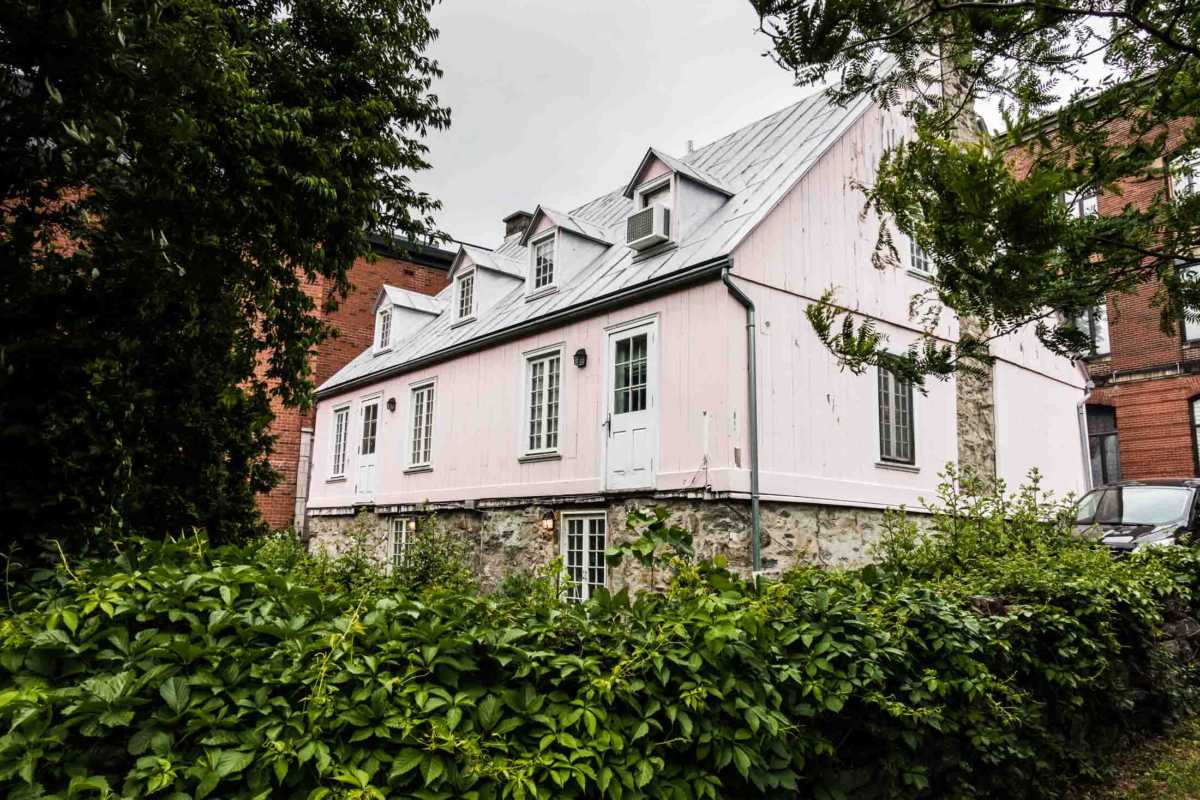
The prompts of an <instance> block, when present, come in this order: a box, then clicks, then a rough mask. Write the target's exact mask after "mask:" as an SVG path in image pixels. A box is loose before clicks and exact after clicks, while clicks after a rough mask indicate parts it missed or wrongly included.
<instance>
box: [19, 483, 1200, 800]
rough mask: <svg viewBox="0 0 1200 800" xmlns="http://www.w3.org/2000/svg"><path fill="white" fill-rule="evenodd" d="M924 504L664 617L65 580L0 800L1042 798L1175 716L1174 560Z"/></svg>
mask: <svg viewBox="0 0 1200 800" xmlns="http://www.w3.org/2000/svg"><path fill="white" fill-rule="evenodd" d="M964 486H965V488H966V490H967V491H966V492H964V490H963V487H964ZM944 493H945V497H944V498H943V503H942V507H941V508H940V511H939V514H938V516H937V517H935V524H936V530H935V533H934V535H932V536H930V537H928V538H926V539H923V540H920V541H918V540H916V539H915V538H914V536H915V533H914V525H913V523H912V522H911V521H910V520H908V519H906V518H904V517H903V516H896V517H894V518H893V519H892V520H890V522H889V525H888V533H887V536H886V537H885V541H884V544H883V546H882V548H881V552H880V556H881V562H880V563H879V564H878V565H876V566H872V567H867V568H864V569H859V570H846V571H825V570H818V569H798V570H796V571H794V572H792V573H790V574H789V575H787V576H786V577H785V578H784V579H782V580H780V581H778V582H774V583H769V584H766V585H764V586H762V587H760V588H759V589H758V590H755V589H754V588H753V587H751V586H749V585H748V584H746V583H744V582H742V581H741V580H740V579H738V578H737V577H736V576H734V575H732V574H730V573H729V572H727V571H726V570H725V569H723V568H722V567H721V566H720V565H719V564H709V563H703V562H701V563H694V562H691V561H689V560H687V559H686V558H677V559H675V560H674V562H673V568H674V570H675V574H674V577H673V579H672V580H671V583H670V585H669V587H668V589H667V591H665V592H663V593H660V594H650V593H647V594H642V595H639V596H636V597H629V596H627V595H626V594H625V593H623V592H622V593H618V594H613V595H609V594H607V593H604V592H601V593H599V596H598V597H595V598H593V599H592V600H591V601H589V602H588V603H586V604H581V605H575V604H570V603H566V602H564V601H563V600H562V599H561V592H560V591H557V590H555V589H554V588H553V585H552V583H553V582H554V580H555V577H554V576H547V577H543V578H542V579H537V578H526V579H524V581H525V582H524V583H523V584H522V585H523V586H524V587H525V589H524V590H523V592H521V593H515V592H512V591H511V587H510V591H508V592H504V593H497V594H494V595H481V594H479V593H477V592H473V591H469V590H463V589H462V588H458V587H440V586H437V585H426V586H424V587H419V588H409V589H398V588H396V587H395V586H392V587H388V588H387V589H385V590H379V591H368V592H361V591H360V592H352V591H348V590H332V589H331V588H330V585H327V584H326V585H320V586H318V585H314V584H313V583H312V582H307V581H306V580H304V579H302V578H301V577H299V575H300V573H299V572H298V571H297V570H295V569H294V568H293V567H294V564H293V565H288V564H279V563H268V560H266V559H263V558H260V557H259V556H258V554H257V553H255V552H253V551H250V550H235V549H230V548H222V549H216V550H209V549H207V547H206V545H205V543H204V541H203V540H201V539H195V540H189V541H183V542H175V543H166V544H163V543H150V542H141V543H138V544H137V545H136V546H130V547H128V548H126V549H124V550H123V551H122V552H121V554H120V555H119V556H118V557H117V558H115V559H108V560H103V561H102V560H96V561H88V562H84V563H79V564H70V565H65V564H64V565H63V567H62V568H60V569H59V570H57V571H54V572H45V573H43V574H41V575H40V576H39V577H38V579H37V580H36V581H35V582H34V583H33V584H31V585H30V586H28V587H25V588H22V589H19V590H15V591H14V592H13V593H12V596H11V598H10V609H11V611H10V613H8V614H7V615H6V616H5V617H4V618H3V619H2V620H0V666H2V672H0V723H2V725H3V730H4V731H6V732H5V733H4V735H3V736H2V737H0V787H2V788H3V789H4V790H6V791H7V792H8V793H9V796H10V797H15V798H21V797H50V796H52V797H141V796H147V795H155V796H160V797H195V798H202V797H266V796H270V797H295V798H321V797H356V798H358V797H361V798H368V797H420V798H449V797H467V798H534V797H536V798H549V797H604V798H639V797H656V798H692V797H788V796H803V797H809V796H812V797H819V798H839V797H855V798H873V797H899V798H918V797H931V798H957V797H961V798H967V797H1005V798H1012V797H1046V796H1053V795H1054V794H1055V793H1056V792H1057V790H1058V789H1060V788H1061V787H1062V786H1063V785H1064V783H1065V782H1066V781H1068V780H1072V779H1074V778H1075V777H1077V776H1080V775H1088V774H1091V773H1094V772H1095V771H1096V770H1097V769H1098V768H1100V767H1101V766H1102V765H1103V764H1104V763H1105V757H1106V754H1107V753H1108V752H1110V751H1111V750H1112V748H1113V747H1114V746H1116V745H1117V744H1118V743H1119V742H1120V740H1121V737H1122V736H1123V735H1124V734H1126V733H1128V732H1131V731H1137V730H1139V729H1144V728H1149V727H1153V726H1155V725H1157V724H1159V723H1161V722H1162V721H1163V720H1165V719H1167V718H1169V717H1170V716H1171V715H1172V714H1173V713H1175V712H1176V711H1177V710H1178V709H1180V708H1181V706H1182V705H1183V704H1185V703H1186V702H1187V701H1188V699H1189V698H1190V686H1191V685H1192V683H1193V681H1192V675H1191V672H1190V667H1189V666H1188V665H1187V664H1186V663H1184V662H1183V661H1182V660H1181V659H1180V658H1178V657H1176V656H1170V655H1169V653H1168V650H1167V648H1165V647H1164V644H1163V642H1162V640H1161V631H1162V626H1163V623H1164V621H1165V620H1167V619H1169V618H1170V617H1172V616H1174V615H1178V614H1183V613H1187V614H1190V613H1192V610H1193V609H1194V607H1195V606H1196V605H1197V603H1200V557H1197V555H1196V554H1194V553H1192V552H1190V551H1185V550H1182V549H1181V550H1179V551H1174V552H1170V553H1165V552H1164V553H1151V554H1147V555H1144V556H1139V557H1137V558H1133V559H1129V560H1125V561H1114V560H1113V559H1111V558H1110V557H1109V556H1108V555H1107V554H1105V553H1104V552H1101V551H1099V550H1097V549H1096V548H1095V547H1094V546H1093V545H1090V544H1087V543H1085V542H1082V541H1080V540H1078V539H1076V538H1074V537H1072V536H1071V535H1070V534H1069V533H1068V531H1067V530H1066V529H1065V528H1064V526H1063V525H1062V524H1061V523H1059V522H1055V521H1054V520H1055V518H1056V517H1055V514H1056V512H1057V509H1056V508H1055V507H1053V506H1049V505H1047V504H1046V502H1045V499H1044V498H1042V497H1041V496H1040V495H1039V494H1038V493H1037V491H1036V489H1029V490H1026V491H1024V492H1022V493H1019V494H1018V495H1017V496H1016V497H1015V498H1004V497H1003V496H1002V495H1001V494H999V493H997V492H991V493H982V494H980V493H978V492H975V491H974V488H973V487H971V485H970V483H969V482H966V483H965V484H958V483H953V482H950V483H947V485H946V486H945V487H944ZM1047 520H1050V521H1049V522H1048V521H1047ZM653 524H656V525H658V526H659V530H658V533H657V534H656V535H657V536H658V538H660V539H661V538H664V534H663V531H662V526H663V522H662V520H657V521H655V522H654V523H653ZM677 538H678V539H679V540H680V541H683V539H682V537H677Z"/></svg>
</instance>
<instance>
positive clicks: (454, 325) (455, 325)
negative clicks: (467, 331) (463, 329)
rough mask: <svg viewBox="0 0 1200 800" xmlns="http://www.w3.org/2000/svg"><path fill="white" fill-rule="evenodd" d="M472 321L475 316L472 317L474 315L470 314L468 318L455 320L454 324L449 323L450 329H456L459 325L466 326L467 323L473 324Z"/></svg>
mask: <svg viewBox="0 0 1200 800" xmlns="http://www.w3.org/2000/svg"><path fill="white" fill-rule="evenodd" d="M474 321H475V315H474V314H472V315H471V316H469V317H463V318H462V319H456V320H454V322H451V323H450V327H451V328H457V327H458V326H460V325H466V324H467V323H468V322H474Z"/></svg>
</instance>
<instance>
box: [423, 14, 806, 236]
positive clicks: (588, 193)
mask: <svg viewBox="0 0 1200 800" xmlns="http://www.w3.org/2000/svg"><path fill="white" fill-rule="evenodd" d="M432 20H433V24H434V25H435V26H436V27H437V28H438V29H439V30H440V31H441V36H440V38H439V39H438V40H437V41H436V42H435V43H434V45H433V48H432V49H431V54H432V55H433V57H434V58H436V59H437V60H438V61H439V62H440V64H441V66H442V69H443V70H444V71H445V73H446V74H445V77H444V78H443V79H442V80H441V81H439V82H437V83H436V84H435V86H434V92H435V93H436V94H437V95H438V96H439V97H440V99H441V101H442V103H443V104H444V105H449V107H450V108H451V116H452V119H451V126H450V129H449V130H448V131H435V132H433V133H432V134H431V136H430V139H429V144H430V148H431V152H430V155H429V159H430V162H431V163H432V164H433V169H432V170H429V171H427V172H424V173H421V174H419V175H417V176H416V178H415V182H416V185H417V187H418V188H419V189H421V190H424V191H426V192H429V193H430V194H431V195H433V196H434V197H436V198H438V199H439V200H441V201H442V204H443V209H442V212H441V214H440V215H439V217H438V223H439V224H440V226H441V228H442V230H444V231H445V232H446V233H448V234H450V235H451V236H453V237H454V238H456V239H459V240H462V241H467V242H473V243H477V244H482V245H485V246H494V245H496V244H498V243H499V241H500V239H501V236H502V233H503V228H502V225H501V222H500V220H501V218H502V217H504V216H506V215H507V214H509V213H510V212H512V211H515V210H517V209H526V210H529V211H532V210H533V208H534V206H535V205H537V204H538V203H542V204H543V205H547V206H550V207H551V208H557V209H560V210H563V211H566V210H569V209H570V208H574V207H575V206H577V205H580V204H582V203H584V202H586V201H588V200H591V199H592V198H594V197H597V196H599V195H601V194H604V193H605V192H608V191H611V190H612V189H613V188H615V187H617V186H618V185H620V184H622V183H624V182H625V181H626V180H628V178H629V177H630V174H631V173H632V172H633V170H634V169H635V168H636V167H637V164H638V160H639V159H640V158H641V157H642V154H643V153H644V152H645V149H646V148H647V147H649V146H651V145H653V146H655V147H659V148H662V149H664V150H665V151H666V152H668V153H671V154H674V155H682V154H683V153H684V152H686V143H687V140H688V139H692V140H694V141H695V143H696V146H697V147H699V146H700V145H702V144H705V143H707V142H710V141H712V140H713V139H717V138H719V137H721V136H723V135H725V134H726V133H730V132H731V131H734V130H737V129H738V128H740V127H742V126H743V125H745V124H747V123H749V122H753V121H754V120H756V119H759V118H761V117H764V116H767V115H768V114H771V113H772V112H774V111H777V110H779V109H780V108H783V107H784V106H786V105H789V104H790V103H792V102H794V101H795V100H798V99H800V98H801V97H803V96H805V95H807V94H810V93H811V92H813V91H814V89H813V88H797V87H795V86H793V85H792V77H791V75H790V74H789V73H788V72H787V71H785V70H783V69H781V68H779V67H777V66H776V65H775V64H774V63H773V62H772V61H770V59H768V58H766V57H765V56H763V53H764V52H765V51H766V50H767V49H768V45H769V40H768V39H767V38H766V37H765V36H762V35H761V34H758V33H757V32H756V31H757V24H758V17H757V15H756V14H755V13H754V10H753V9H752V8H751V7H750V4H749V2H747V0H701V2H696V0H653V1H652V0H607V2H584V1H583V0H526V1H525V2H518V0H490V1H488V0H444V2H443V3H442V4H441V5H439V6H437V7H435V8H434V12H433V15H432Z"/></svg>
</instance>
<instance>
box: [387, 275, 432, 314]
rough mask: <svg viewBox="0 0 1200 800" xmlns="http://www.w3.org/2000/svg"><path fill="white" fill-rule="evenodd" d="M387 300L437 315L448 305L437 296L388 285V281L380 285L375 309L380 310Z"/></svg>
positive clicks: (397, 304) (423, 312) (402, 306)
mask: <svg viewBox="0 0 1200 800" xmlns="http://www.w3.org/2000/svg"><path fill="white" fill-rule="evenodd" d="M385 302H386V303H390V304H391V305H394V306H400V307H401V308H408V309H412V310H413V311H420V312H421V313H422V314H429V315H430V316H435V317H436V316H437V315H438V314H440V313H442V310H443V309H445V307H446V303H445V301H444V300H440V299H438V298H437V297H430V296H429V295H427V294H421V293H419V292H411V291H409V290H408V289H401V288H399V287H396V286H388V285H387V284H386V283H385V284H384V285H383V286H381V287H380V289H379V294H377V295H376V296H375V310H376V311H378V310H379V307H380V306H382V305H383V304H384V303H385Z"/></svg>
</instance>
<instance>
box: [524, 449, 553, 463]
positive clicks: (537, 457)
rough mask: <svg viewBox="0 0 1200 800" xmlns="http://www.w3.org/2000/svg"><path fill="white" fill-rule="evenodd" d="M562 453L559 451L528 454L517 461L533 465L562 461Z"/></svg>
mask: <svg viewBox="0 0 1200 800" xmlns="http://www.w3.org/2000/svg"><path fill="white" fill-rule="evenodd" d="M561 460H562V453H560V452H558V451H557V450H555V451H551V452H546V453H526V454H525V455H523V456H521V457H520V458H518V459H517V461H518V462H519V463H521V464H533V463H536V462H538V461H561Z"/></svg>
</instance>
